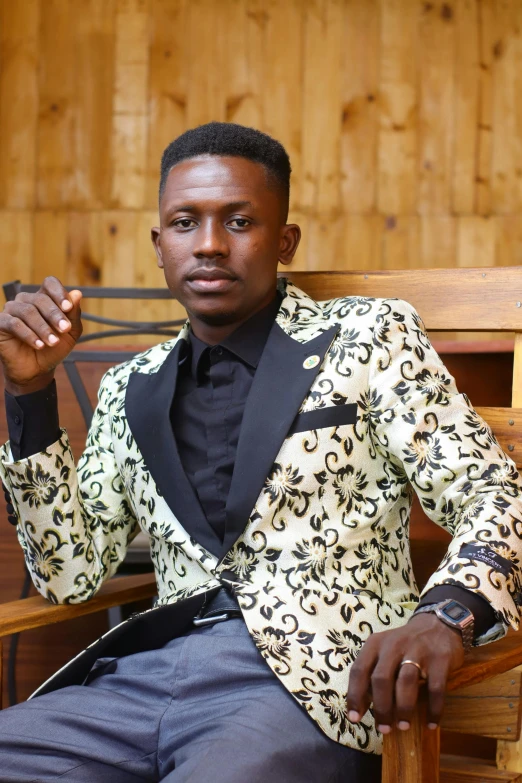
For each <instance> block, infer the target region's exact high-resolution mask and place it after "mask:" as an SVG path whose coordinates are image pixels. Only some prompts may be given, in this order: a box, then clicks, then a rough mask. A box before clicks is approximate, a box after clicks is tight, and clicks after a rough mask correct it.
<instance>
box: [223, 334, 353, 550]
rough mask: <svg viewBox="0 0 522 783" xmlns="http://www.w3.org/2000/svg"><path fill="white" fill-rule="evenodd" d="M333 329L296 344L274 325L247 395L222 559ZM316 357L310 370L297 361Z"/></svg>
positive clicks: (248, 510)
mask: <svg viewBox="0 0 522 783" xmlns="http://www.w3.org/2000/svg"><path fill="white" fill-rule="evenodd" d="M338 329H339V326H333V327H332V328H331V329H328V331H327V332H323V333H322V334H320V335H319V336H318V337H316V338H315V339H314V340H310V341H309V342H307V343H299V342H297V340H294V339H293V338H292V337H289V336H288V335H287V334H286V332H284V331H283V330H282V329H281V327H280V326H279V324H277V323H274V326H273V328H272V331H271V332H270V335H269V337H268V340H267V343H266V346H265V349H264V351H263V355H262V357H261V360H260V362H259V366H258V368H257V370H256V374H255V377H254V382H253V383H252V388H251V389H250V394H249V395H248V400H247V403H246V405H245V412H244V414H243V423H242V425H241V434H240V436H239V443H238V447H237V456H236V462H235V466H234V475H233V476H232V484H231V487H230V493H229V496H228V503H227V529H226V534H225V540H224V542H223V549H222V552H221V556H222V557H223V556H224V555H225V554H226V553H227V552H228V550H229V549H230V547H231V546H232V545H233V543H234V541H235V540H236V538H237V537H238V536H239V535H240V534H241V532H242V531H243V529H244V527H245V525H246V523H247V521H248V518H249V516H250V514H251V512H252V509H253V507H254V505H255V502H256V500H257V497H258V495H259V493H260V492H261V489H262V487H263V484H264V482H265V480H266V478H267V476H268V474H269V472H270V469H271V467H272V465H273V463H274V461H275V458H276V456H277V454H278V452H279V450H280V448H281V445H282V443H283V441H284V439H285V437H286V435H287V433H288V431H289V429H290V426H291V424H292V422H293V420H294V418H295V416H296V414H297V411H298V410H299V407H300V405H301V403H302V402H303V400H304V398H305V397H306V395H307V393H308V391H309V389H310V387H311V385H312V383H313V382H314V380H315V377H316V375H317V373H318V372H319V369H320V366H321V364H322V361H323V359H324V355H325V353H326V351H327V350H328V348H329V346H330V344H331V342H332V340H333V339H334V337H335V334H336V332H337V330H338ZM309 356H318V357H319V361H318V362H317V364H316V366H314V367H313V368H311V369H306V368H305V367H304V366H303V362H304V360H305V359H307V358H308V357H309Z"/></svg>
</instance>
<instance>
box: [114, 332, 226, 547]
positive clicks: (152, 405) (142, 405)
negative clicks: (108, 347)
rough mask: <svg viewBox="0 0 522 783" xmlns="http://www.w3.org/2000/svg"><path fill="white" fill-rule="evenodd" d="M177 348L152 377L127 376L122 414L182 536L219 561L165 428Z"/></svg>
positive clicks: (212, 535)
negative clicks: (177, 521) (174, 517)
mask: <svg viewBox="0 0 522 783" xmlns="http://www.w3.org/2000/svg"><path fill="white" fill-rule="evenodd" d="M180 347H181V341H178V342H177V343H176V345H175V346H174V348H173V349H172V351H171V353H170V354H169V356H168V357H167V358H166V360H165V362H164V363H163V364H162V366H161V367H160V369H159V370H158V372H156V373H150V374H145V373H139V372H135V373H132V375H131V376H130V378H129V383H128V386H127V394H126V397H125V412H126V415H127V420H128V422H129V427H130V430H131V432H132V434H133V435H134V438H135V440H136V443H137V445H138V448H139V450H140V452H141V453H142V455H143V459H144V462H145V465H146V467H147V468H148V470H149V472H150V474H151V476H152V478H153V479H154V482H155V484H156V487H157V489H158V492H159V493H160V494H161V495H162V496H163V497H164V498H165V500H166V502H167V503H168V505H169V507H170V508H171V509H172V511H173V513H174V514H175V515H176V517H177V519H178V520H179V522H180V523H181V525H182V526H183V527H184V528H185V530H186V531H187V533H188V534H189V535H190V536H192V538H194V539H195V540H196V541H197V542H198V543H199V544H201V545H202V546H204V547H205V549H208V551H209V552H211V553H212V554H213V555H216V557H219V554H220V550H221V541H220V540H219V538H218V536H217V535H216V534H215V532H214V531H213V529H212V527H211V526H210V525H209V523H208V522H207V520H206V517H205V515H204V513H203V509H202V508H201V505H200V503H199V500H198V498H197V496H196V493H195V492H194V490H193V489H192V486H191V484H190V482H189V480H188V478H187V475H186V473H185V471H184V470H183V467H182V465H181V460H180V458H179V453H178V448H177V445H176V439H175V438H174V433H173V431H172V426H171V422H170V408H171V405H172V400H173V397H174V391H175V389H176V380H177V376H178V363H179V351H180Z"/></svg>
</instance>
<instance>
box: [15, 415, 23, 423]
mask: <svg viewBox="0 0 522 783" xmlns="http://www.w3.org/2000/svg"><path fill="white" fill-rule="evenodd" d="M21 421H22V419H21V418H20V416H15V417H14V423H15V424H20V422H21Z"/></svg>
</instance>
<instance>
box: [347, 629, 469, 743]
mask: <svg viewBox="0 0 522 783" xmlns="http://www.w3.org/2000/svg"><path fill="white" fill-rule="evenodd" d="M459 645H460V646H459ZM461 646H462V642H461V640H460V639H459V638H457V637H456V636H455V634H454V633H453V631H452V630H451V629H448V632H446V627H445V626H442V627H441V624H440V622H439V623H437V619H436V618H435V620H433V619H430V618H429V617H428V618H423V619H422V620H421V619H419V620H416V621H415V624H413V622H412V623H411V624H410V623H409V624H408V626H403V627H402V628H397V629H394V630H390V631H384V632H382V633H377V634H373V635H372V636H370V638H369V639H368V640H367V641H366V643H365V644H364V645H363V647H362V650H361V652H360V654H359V656H358V657H357V659H356V660H355V662H354V664H353V666H352V671H351V672H350V682H349V690H348V695H347V708H348V718H349V720H350V721H351V722H353V723H357V722H358V721H359V720H361V718H362V716H363V715H364V713H365V712H366V710H367V708H368V705H369V702H370V698H371V701H372V702H373V707H372V711H373V713H374V717H375V723H376V725H377V728H378V730H379V731H380V732H381V733H383V734H386V733H388V732H389V731H391V730H392V727H393V726H397V728H399V729H402V730H407V729H409V728H410V725H411V722H412V720H413V713H414V710H415V708H416V705H417V703H418V699H419V691H420V687H421V685H423V684H424V680H423V679H422V675H421V672H422V671H426V679H427V686H428V710H427V723H428V727H429V728H432V729H435V728H437V726H438V725H440V721H441V717H442V711H443V707H444V695H445V690H446V684H447V680H448V675H449V672H450V671H452V670H453V669H454V668H455V667H456V665H457V666H458V665H459V660H460V658H459V655H458V652H459V650H460V647H461ZM407 661H414V662H415V663H407ZM401 664H402V665H401ZM415 664H418V666H417V665H415ZM370 693H371V697H370V696H369V694H370Z"/></svg>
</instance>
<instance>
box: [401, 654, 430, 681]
mask: <svg viewBox="0 0 522 783" xmlns="http://www.w3.org/2000/svg"><path fill="white" fill-rule="evenodd" d="M406 663H411V665H412V666H415V667H416V668H417V669H418V670H419V674H420V678H421V680H427V679H428V675H427V674H426V672H425V671H424V669H423V668H422V666H421V665H420V663H417V661H410V660H409V659H408V660H406V661H401V662H400V664H399V669H400V668H401V666H404V664H406Z"/></svg>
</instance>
